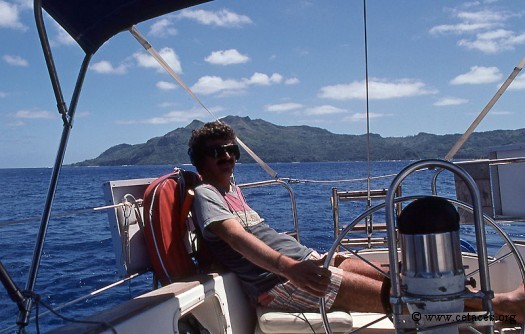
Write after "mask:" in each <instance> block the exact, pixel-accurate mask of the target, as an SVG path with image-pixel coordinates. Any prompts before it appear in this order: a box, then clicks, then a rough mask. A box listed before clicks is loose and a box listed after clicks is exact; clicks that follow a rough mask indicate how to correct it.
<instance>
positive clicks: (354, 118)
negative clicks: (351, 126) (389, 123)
mask: <svg viewBox="0 0 525 334" xmlns="http://www.w3.org/2000/svg"><path fill="white" fill-rule="evenodd" d="M386 116H391V115H389V114H383V113H373V112H371V113H368V117H369V119H372V118H381V117H386ZM365 120H366V113H355V114H352V115H351V116H347V117H343V121H344V122H361V121H365Z"/></svg>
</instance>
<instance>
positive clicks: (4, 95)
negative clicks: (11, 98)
mask: <svg viewBox="0 0 525 334" xmlns="http://www.w3.org/2000/svg"><path fill="white" fill-rule="evenodd" d="M7 95H8V94H7V93H6V92H2V91H0V99H1V98H4V97H7Z"/></svg>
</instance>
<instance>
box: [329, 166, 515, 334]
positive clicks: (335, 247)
mask: <svg viewBox="0 0 525 334" xmlns="http://www.w3.org/2000/svg"><path fill="white" fill-rule="evenodd" d="M435 163H438V165H442V166H445V167H447V166H448V164H449V163H448V162H442V161H440V160H437V161H434V160H433V161H430V163H429V162H426V161H423V162H419V163H415V164H413V165H415V166H412V165H410V166H408V167H406V168H405V169H404V173H405V174H407V173H409V172H411V171H413V170H415V169H417V168H423V167H424V166H427V165H429V164H430V165H432V166H434V164H435ZM422 166H423V167H422ZM453 168H454V169H455V168H457V167H453ZM407 170H408V171H407ZM460 173H461V171H460ZM400 174H401V175H402V174H403V171H402V172H401V173H400ZM398 177H399V175H398ZM401 177H402V176H401ZM394 183H395V180H394V182H393V184H394ZM395 188H397V186H395V187H394V190H395ZM391 189H392V188H391ZM394 190H393V191H394ZM389 194H390V191H389ZM387 197H388V194H387ZM423 197H425V196H424V195H418V196H404V197H397V198H394V197H393V195H391V198H390V202H388V201H385V202H384V203H380V204H377V205H375V206H373V207H371V208H369V209H367V210H366V211H364V212H363V213H361V214H360V215H359V216H358V217H356V218H355V219H354V220H353V221H352V222H351V223H350V224H348V225H347V226H346V227H345V228H344V229H343V230H342V231H341V233H340V234H339V235H338V237H337V239H336V240H335V241H334V243H333V244H332V247H331V248H330V250H329V251H328V253H327V256H326V259H325V261H324V267H325V268H328V266H329V265H330V263H333V259H334V256H335V255H336V254H338V251H339V250H340V249H344V250H346V251H347V252H348V254H352V255H353V256H355V257H357V258H359V259H360V260H362V261H363V262H365V263H367V264H369V265H370V266H372V267H373V268H374V269H376V270H377V271H378V272H380V273H381V274H382V275H384V276H385V277H389V278H390V279H391V280H392V281H393V279H394V277H393V276H394V275H396V273H389V272H387V271H385V270H383V269H381V268H379V267H377V266H375V265H373V264H372V263H371V262H370V261H369V260H367V259H366V258H365V257H363V256H361V254H359V252H360V251H362V250H363V249H358V250H356V249H349V248H347V246H346V245H345V244H344V242H343V241H344V240H346V239H348V235H349V234H350V233H351V231H352V229H353V228H354V227H355V226H356V225H357V224H358V223H360V222H362V221H364V220H365V219H366V218H368V217H370V216H372V215H373V214H375V213H377V212H378V211H380V210H386V211H387V214H386V216H387V224H388V220H389V218H390V217H392V213H393V207H394V204H397V203H403V202H411V201H414V200H416V199H419V198H423ZM445 199H446V200H448V201H449V202H451V203H452V204H453V205H455V206H456V207H458V208H462V209H465V210H466V211H469V212H474V211H475V210H476V209H475V208H474V207H473V206H472V205H470V204H467V203H465V202H462V201H459V200H456V199H451V198H445ZM387 203H390V205H389V207H387ZM389 209H391V213H390V215H389V212H388V210H389ZM478 210H479V209H478ZM480 216H481V217H482V222H480V224H481V225H486V226H490V227H492V228H493V229H494V230H495V231H496V233H497V234H499V235H500V237H501V238H502V239H503V240H504V242H505V243H506V245H507V246H508V248H509V252H508V253H506V254H504V255H503V256H501V257H499V258H496V259H494V260H493V261H492V262H491V264H494V263H497V262H499V261H500V260H502V259H503V258H506V257H508V256H510V255H513V258H514V260H515V261H516V264H517V266H518V269H519V270H520V273H521V280H522V282H524V283H525V261H524V259H523V257H522V255H521V253H520V252H519V250H518V248H517V246H516V245H515V243H514V242H513V241H512V240H511V239H510V237H509V236H508V234H507V233H506V232H505V231H504V230H502V229H501V228H500V227H499V226H498V225H497V224H496V222H495V221H494V220H493V219H492V218H491V217H489V216H488V215H486V214H482V213H481V214H480ZM390 219H391V220H392V218H390ZM392 226H393V225H392ZM390 235H395V234H390ZM394 239H396V238H394ZM481 244H482V247H484V248H486V244H485V242H484V240H483V242H482V243H481ZM396 245H397V243H395V241H390V240H389V246H390V247H396ZM395 249H396V248H395ZM478 251H479V250H478ZM395 258H397V253H396V257H395ZM480 261H481V260H480ZM491 264H489V266H490V265H491ZM478 270H480V269H477V270H472V271H470V272H466V271H465V277H466V278H468V277H471V276H472V275H474V274H475V273H476V272H477V271H478ZM487 275H488V276H490V273H489V272H488V271H487ZM319 304H320V305H319V309H320V313H321V316H322V319H323V324H324V327H325V330H326V333H330V334H331V333H332V330H331V327H330V323H329V321H328V317H327V315H326V311H327V310H326V307H325V299H324V298H321V299H320V303H319ZM391 306H393V305H391ZM386 317H389V315H388V314H385V316H384V317H381V318H379V319H376V320H373V321H371V322H370V323H368V324H366V325H364V326H363V327H361V328H357V329H355V330H352V331H350V332H348V333H354V332H356V331H358V330H360V329H362V328H366V327H369V326H371V325H373V324H375V323H377V322H378V321H380V320H383V319H385V318H386ZM391 320H392V318H391ZM393 322H394V327H396V326H395V324H396V322H395V321H393ZM398 329H399V328H397V327H396V330H398ZM521 333H522V334H525V325H522V328H521Z"/></svg>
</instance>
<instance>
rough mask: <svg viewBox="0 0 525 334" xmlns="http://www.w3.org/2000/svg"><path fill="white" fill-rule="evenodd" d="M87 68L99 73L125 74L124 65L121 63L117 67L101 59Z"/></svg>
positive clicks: (125, 68) (125, 67)
mask: <svg viewBox="0 0 525 334" xmlns="http://www.w3.org/2000/svg"><path fill="white" fill-rule="evenodd" d="M89 68H90V69H91V70H93V71H95V72H97V73H100V74H125V73H126V72H127V66H126V65H124V64H121V65H119V66H117V67H113V65H112V64H111V63H110V62H109V61H107V60H101V61H99V62H97V63H94V64H93V65H91V66H90V67H89Z"/></svg>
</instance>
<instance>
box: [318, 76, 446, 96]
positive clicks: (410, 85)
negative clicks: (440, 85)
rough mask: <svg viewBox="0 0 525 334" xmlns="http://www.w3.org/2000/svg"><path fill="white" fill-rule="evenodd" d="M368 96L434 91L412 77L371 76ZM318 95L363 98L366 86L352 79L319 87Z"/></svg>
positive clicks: (406, 94) (408, 94)
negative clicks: (380, 77) (386, 77)
mask: <svg viewBox="0 0 525 334" xmlns="http://www.w3.org/2000/svg"><path fill="white" fill-rule="evenodd" d="M368 89H369V98H370V99H372V100H385V99H393V98H400V97H412V96H419V95H428V94H435V93H436V91H435V90H433V89H429V88H427V87H426V84H425V83H423V82H421V81H418V80H414V79H400V80H394V81H388V80H386V79H379V78H372V79H370V80H369V83H368ZM319 97H322V98H326V99H334V100H351V99H365V98H366V86H365V82H364V81H354V82H351V83H349V84H339V85H333V86H325V87H322V88H321V91H320V93H319Z"/></svg>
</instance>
